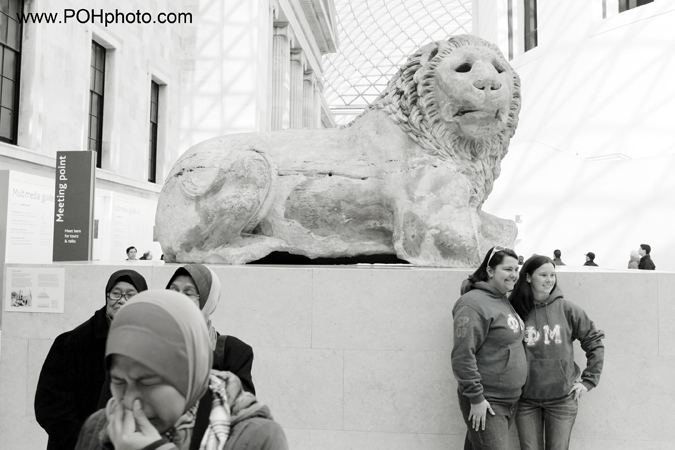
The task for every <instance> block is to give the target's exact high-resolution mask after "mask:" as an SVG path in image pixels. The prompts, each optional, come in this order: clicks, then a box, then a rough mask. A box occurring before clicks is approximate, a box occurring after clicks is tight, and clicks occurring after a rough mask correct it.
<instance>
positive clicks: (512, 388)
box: [451, 247, 527, 450]
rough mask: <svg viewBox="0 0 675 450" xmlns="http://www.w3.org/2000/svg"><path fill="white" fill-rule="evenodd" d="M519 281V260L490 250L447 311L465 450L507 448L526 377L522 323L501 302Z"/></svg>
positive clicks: (510, 252) (504, 251) (506, 252)
mask: <svg viewBox="0 0 675 450" xmlns="http://www.w3.org/2000/svg"><path fill="white" fill-rule="evenodd" d="M517 279H518V256H517V255H516V253H515V252H514V251H513V250H511V249H505V248H501V247H493V248H492V249H490V251H489V252H488V253H487V254H486V255H485V258H484V259H483V262H482V264H481V265H480V267H478V269H477V270H476V271H475V272H474V273H473V274H472V275H471V276H470V277H469V279H468V280H464V282H463V283H462V287H461V294H462V296H461V297H460V298H459V300H457V302H456V303H455V306H454V308H453V310H452V317H453V321H454V334H453V336H454V339H453V348H452V355H451V360H452V371H453V373H454V375H455V378H456V379H457V382H458V387H457V394H458V396H459V406H460V410H461V412H462V416H463V417H464V422H465V423H466V426H467V434H466V438H465V441H464V449H465V450H471V449H472V450H508V449H509V428H510V427H511V425H512V424H513V421H514V420H515V415H516V410H517V405H518V399H519V398H520V394H521V388H522V387H523V385H524V384H525V380H526V377H527V363H526V361H525V350H524V349H523V336H524V334H523V333H524V327H523V322H522V320H520V317H518V314H517V313H516V311H515V310H514V309H513V306H511V303H509V301H508V300H507V298H506V295H507V293H508V292H509V291H511V290H512V289H513V286H514V285H515V283H516V280H517Z"/></svg>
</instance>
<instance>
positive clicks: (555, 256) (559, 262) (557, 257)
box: [553, 250, 565, 267]
mask: <svg viewBox="0 0 675 450" xmlns="http://www.w3.org/2000/svg"><path fill="white" fill-rule="evenodd" d="M560 256H562V252H561V251H560V250H553V264H555V265H556V267H559V266H564V265H565V263H564V262H562V259H560Z"/></svg>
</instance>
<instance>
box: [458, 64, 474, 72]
mask: <svg viewBox="0 0 675 450" xmlns="http://www.w3.org/2000/svg"><path fill="white" fill-rule="evenodd" d="M455 71H456V72H460V73H466V72H470V71H471V64H469V63H464V64H462V65H461V66H459V67H458V68H456V69H455Z"/></svg>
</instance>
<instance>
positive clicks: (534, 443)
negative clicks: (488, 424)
mask: <svg viewBox="0 0 675 450" xmlns="http://www.w3.org/2000/svg"><path fill="white" fill-rule="evenodd" d="M578 409H579V403H578V402H577V401H576V400H574V394H571V395H566V396H565V397H562V398H556V399H552V400H531V399H523V398H521V399H520V402H518V414H517V415H516V427H518V439H520V449H521V450H567V449H568V448H569V446H570V436H571V435H572V427H573V426H574V420H575V419H576V418H577V410H578Z"/></svg>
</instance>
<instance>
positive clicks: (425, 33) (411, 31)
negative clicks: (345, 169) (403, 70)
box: [323, 0, 472, 125]
mask: <svg viewBox="0 0 675 450" xmlns="http://www.w3.org/2000/svg"><path fill="white" fill-rule="evenodd" d="M471 1H472V0H335V9H336V12H337V27H338V35H339V42H340V45H339V49H338V53H333V54H328V55H325V56H324V58H323V65H324V91H323V93H324V96H325V98H326V101H327V103H328V105H329V106H330V109H331V112H332V113H333V117H334V118H335V122H336V123H337V124H338V125H343V124H347V123H349V122H350V121H351V120H352V119H354V118H355V117H356V116H357V115H359V114H360V113H361V112H362V111H363V109H364V108H365V107H366V106H367V105H369V104H370V103H371V102H372V101H373V100H375V99H376V98H377V96H378V95H380V93H381V92H383V91H384V89H385V88H386V86H387V82H388V81H389V79H390V78H391V77H392V76H393V75H394V74H396V71H397V70H398V68H399V66H400V65H401V64H403V63H404V62H405V61H406V59H407V57H408V55H410V54H411V53H412V52H414V51H415V50H417V49H418V48H419V47H421V46H422V45H425V44H427V43H429V42H431V41H432V40H442V39H447V38H448V37H449V36H452V35H454V34H463V33H471Z"/></svg>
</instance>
